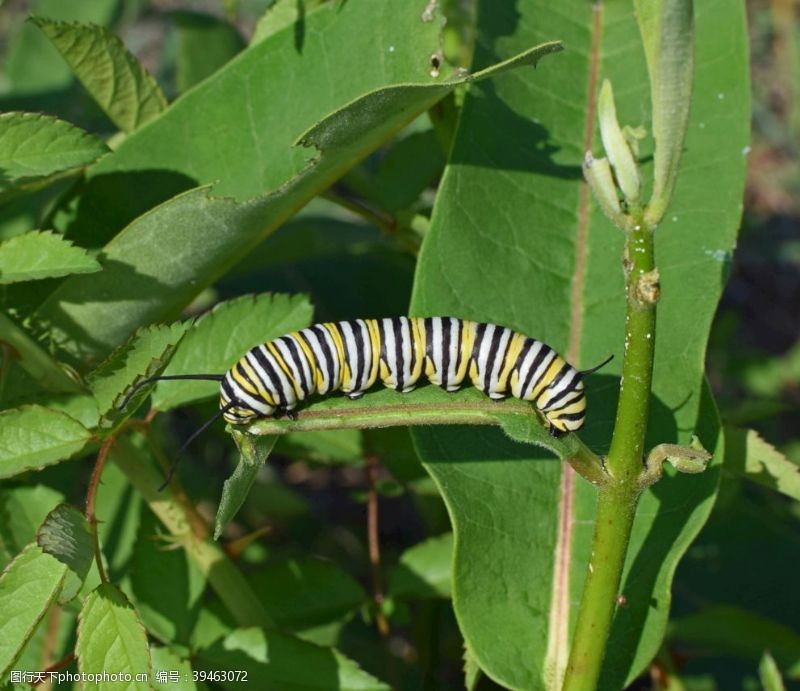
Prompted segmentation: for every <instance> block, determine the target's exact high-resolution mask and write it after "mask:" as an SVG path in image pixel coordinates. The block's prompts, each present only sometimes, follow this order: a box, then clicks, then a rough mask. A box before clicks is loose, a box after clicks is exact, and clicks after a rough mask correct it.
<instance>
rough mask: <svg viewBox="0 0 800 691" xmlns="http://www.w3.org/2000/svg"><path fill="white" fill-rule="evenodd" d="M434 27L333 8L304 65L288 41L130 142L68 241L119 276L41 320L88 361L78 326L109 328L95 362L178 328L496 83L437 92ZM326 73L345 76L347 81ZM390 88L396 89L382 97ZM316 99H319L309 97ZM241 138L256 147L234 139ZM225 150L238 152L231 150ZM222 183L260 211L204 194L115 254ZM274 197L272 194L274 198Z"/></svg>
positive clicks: (59, 295) (394, 12)
mask: <svg viewBox="0 0 800 691" xmlns="http://www.w3.org/2000/svg"><path fill="white" fill-rule="evenodd" d="M433 24H434V23H433V22H430V23H423V22H420V19H419V13H418V11H417V10H416V9H414V8H412V7H411V6H410V5H408V4H407V3H405V2H402V1H401V0H391V2H386V3H381V4H380V5H376V4H374V3H350V4H345V5H343V6H342V7H341V9H334V8H333V7H331V6H329V5H326V6H325V7H324V8H322V9H320V10H319V11H318V12H315V13H313V14H312V15H309V17H308V18H307V20H306V36H307V40H306V42H305V47H304V51H303V54H302V56H297V55H296V53H295V51H294V50H293V49H292V48H291V47H290V43H291V40H292V37H291V36H290V35H289V33H288V32H287V31H282V32H279V33H278V34H275V35H274V36H273V37H272V38H270V39H268V40H265V41H263V42H262V43H260V44H258V45H257V46H253V47H251V48H250V49H248V50H247V51H245V52H244V53H243V54H242V55H241V56H239V57H238V58H237V59H236V60H234V61H232V62H231V63H230V64H229V65H226V66H225V67H224V68H223V69H222V70H220V71H219V72H217V73H216V74H215V75H213V76H212V77H211V78H209V79H207V80H206V81H205V82H203V84H201V85H198V87H197V88H195V89H192V91H191V93H187V94H186V96H185V97H184V98H181V99H179V100H178V101H177V102H176V103H175V104H174V105H173V106H172V107H171V108H170V109H169V110H168V111H167V112H165V113H164V115H163V116H161V117H160V118H158V120H157V121H156V122H154V123H153V124H152V125H150V126H148V127H146V128H143V129H141V130H139V131H137V132H136V133H134V134H133V135H132V136H130V137H128V138H126V140H125V141H124V142H122V143H121V144H120V146H119V148H118V149H117V150H116V151H115V152H114V154H113V155H112V156H110V157H108V158H109V162H108V163H107V164H105V163H103V162H101V163H100V164H98V165H97V166H95V167H94V168H93V169H92V172H91V175H92V179H91V180H90V181H89V182H88V183H87V187H86V188H85V189H84V191H83V194H82V197H81V205H82V206H83V207H84V208H87V209H88V208H91V209H92V213H91V214H78V218H77V221H76V224H74V225H73V226H72V227H70V229H69V233H68V235H69V236H70V237H72V238H75V239H76V241H79V243H80V244H81V245H83V246H87V247H88V246H93V247H99V246H101V245H103V244H104V243H106V242H108V244H106V246H105V248H104V258H105V262H104V266H105V270H104V271H103V272H102V274H100V275H99V276H96V277H93V279H92V280H90V281H87V280H84V281H81V280H80V279H79V278H78V277H74V278H72V279H69V280H67V281H66V282H64V284H63V285H62V286H61V287H60V288H59V289H58V290H56V291H55V293H54V294H53V295H51V296H50V298H49V299H48V300H47V301H46V302H45V303H44V305H43V306H42V308H41V309H40V310H39V311H38V313H37V315H36V316H37V318H38V319H39V320H40V321H41V322H42V323H43V324H45V325H46V326H47V328H48V329H49V330H50V333H49V335H50V337H51V338H52V339H53V341H54V342H55V343H56V344H59V345H62V346H63V347H64V348H65V349H66V350H67V351H68V352H69V354H70V355H71V356H72V357H73V358H74V359H75V360H76V361H77V359H78V358H79V357H82V356H83V355H84V354H85V353H86V351H85V349H86V347H87V344H85V343H83V344H81V343H78V342H76V336H75V332H76V327H77V329H78V331H79V330H80V329H84V330H86V331H94V325H96V324H98V323H102V324H103V325H104V328H103V331H102V334H99V335H98V337H97V341H96V342H95V343H92V344H91V350H92V353H93V354H100V355H102V354H104V353H105V352H108V349H110V348H112V347H114V346H116V345H118V344H119V343H120V342H122V341H124V339H125V338H127V337H128V336H130V334H131V333H132V332H133V331H134V330H135V329H136V328H137V327H139V326H141V325H143V324H147V323H152V322H153V321H158V320H165V319H172V318H174V317H175V315H176V314H177V313H179V312H180V310H181V309H182V308H183V307H185V306H186V305H187V304H188V303H189V302H190V301H191V300H192V298H193V297H195V296H196V295H197V294H198V293H199V292H200V291H201V290H203V289H204V288H205V287H206V286H208V285H210V284H211V283H213V282H214V281H215V280H216V279H217V278H218V277H219V276H221V275H222V274H224V273H225V271H227V270H228V269H229V268H230V267H231V266H232V265H233V264H234V263H236V261H238V260H240V259H242V258H243V257H245V256H246V255H247V254H248V252H250V251H251V250H252V248H253V247H255V246H256V245H257V244H258V243H259V242H260V241H261V240H262V239H263V238H264V237H266V236H267V235H269V233H271V232H272V231H273V230H274V229H275V228H276V227H278V226H279V225H280V224H281V223H282V222H283V221H285V220H286V219H287V218H288V217H289V216H291V215H292V214H293V213H295V212H296V211H297V210H298V209H299V208H301V207H302V206H303V205H304V204H305V203H307V202H308V200H309V199H311V198H312V197H313V196H315V195H316V194H318V193H319V192H320V191H322V190H323V189H326V188H327V187H329V186H330V184H331V182H332V181H333V180H335V179H336V178H338V177H340V176H341V175H342V174H343V173H344V172H345V171H346V170H347V169H349V168H351V167H352V166H353V165H354V164H355V163H356V162H357V161H359V160H360V159H362V158H363V157H364V156H365V155H367V154H368V153H369V152H370V151H372V150H374V149H375V148H376V147H378V146H379V145H381V144H382V143H383V142H384V141H385V140H386V139H388V138H389V137H390V136H391V135H392V134H394V133H395V132H396V131H397V130H398V129H399V128H401V127H402V126H403V125H404V124H406V123H407V122H408V121H410V120H412V119H413V118H414V117H416V116H417V115H418V114H420V113H421V112H423V111H424V110H426V109H427V108H428V107H429V106H430V105H432V104H433V103H434V102H435V101H436V100H438V99H439V98H441V97H443V96H444V95H446V94H448V93H450V92H451V91H452V90H453V89H454V88H455V87H457V86H458V85H459V84H463V83H465V82H466V81H467V80H468V79H479V78H483V77H488V76H491V75H492V74H493V72H492V71H491V70H489V71H485V72H482V73H480V74H476V75H472V76H471V77H468V76H465V75H460V76H457V77H455V78H453V79H451V80H449V81H447V82H443V81H442V82H436V81H433V80H432V79H431V78H430V77H429V76H428V72H427V70H428V68H427V59H428V58H427V57H426V56H430V55H431V53H432V52H434V51H435V50H436V48H437V46H438V36H437V27H435V26H433ZM375 27H380V31H381V33H382V34H383V39H382V40H378V39H377V38H376V35H375V31H374V28H375ZM367 29H368V30H367ZM337 32H339V33H337ZM333 34H336V35H337V36H338V38H337V41H336V42H335V44H331V45H329V44H328V41H327V39H326V38H324V37H326V36H328V35H333ZM556 47H557V46H556V45H555V44H547V45H545V46H542V47H540V48H535V49H530V47H529V46H525V49H526V50H525V51H524V52H523V53H522V54H520V55H519V56H518V57H517V58H515V59H513V60H511V61H507V62H506V63H503V64H502V65H498V66H497V70H507V69H511V68H512V67H515V66H517V65H530V64H533V63H534V62H535V60H536V59H537V58H538V57H540V56H541V55H542V54H546V53H547V52H551V51H552V50H555V49H556ZM389 48H394V49H395V50H394V52H391V53H390V51H389ZM388 54H391V56H392V57H391V58H390V59H389V58H387V57H386V55H388ZM277 55H280V58H278V57H276V56H277ZM287 56H291V57H287ZM278 59H280V60H289V63H290V64H288V65H287V66H286V69H285V70H280V71H276V70H269V69H266V68H265V67H264V66H265V65H270V64H273V62H272V61H273V60H278ZM353 60H357V65H358V67H357V69H354V68H353V65H352V63H353ZM295 61H296V62H295ZM321 65H337V68H336V69H337V72H336V75H333V74H331V73H330V72H329V70H327V69H325V68H323V67H321ZM386 83H391V84H394V86H391V87H385V88H378V87H382V86H384V85H385V84H386ZM298 84H303V94H304V97H303V98H296V97H295V95H294V93H295V92H294V90H295V89H296V88H297V85H298ZM333 84H336V85H337V88H333V87H332V85H333ZM317 86H319V88H316V87H317ZM309 93H313V94H315V95H317V96H318V98H313V99H312V98H305V94H309ZM356 97H358V98H356ZM353 98H356V100H355V101H351V103H350V105H349V106H345V107H343V108H340V109H339V110H337V111H335V113H333V114H332V115H331V116H330V117H329V118H325V119H324V120H322V121H321V119H322V118H324V116H325V115H326V113H330V112H331V110H333V109H335V108H337V107H340V106H341V104H342V103H346V102H347V101H348V100H351V99H353ZM256 123H257V124H256ZM314 123H317V124H314ZM309 126H312V127H311V129H310V130H308V131H307V134H306V135H305V136H304V141H306V142H308V143H309V144H315V145H320V146H323V147H325V146H328V147H329V148H328V149H327V150H325V151H324V152H322V153H320V154H319V155H318V156H316V157H315V158H313V159H312V160H311V161H308V160H307V158H308V155H309V152H307V151H302V150H298V149H292V148H291V144H292V142H293V141H295V138H296V136H297V132H298V131H300V130H301V128H303V127H309ZM220 128H221V129H220ZM359 128H361V129H359ZM231 131H234V132H245V133H249V135H250V136H246V137H239V138H231V137H230V136H229V132H231ZM222 140H224V141H226V146H225V147H222V148H219V147H218V146H217V143H218V142H219V141H222ZM111 159H113V160H111ZM176 166H177V167H176ZM154 170H155V171H160V172H155V173H154V172H153V171H154ZM220 179H221V180H222V181H221V182H220V183H219V185H218V186H217V187H216V188H215V192H217V193H218V194H231V195H235V196H236V197H237V198H238V199H242V198H248V197H251V199H250V201H248V202H236V201H233V200H232V199H223V198H215V197H209V196H208V191H207V190H205V189H195V190H193V191H190V192H186V193H185V194H181V195H180V196H177V197H175V198H174V199H172V200H171V201H170V202H167V203H165V204H162V205H161V206H159V207H157V208H155V209H152V210H151V211H150V212H149V213H147V214H145V215H143V216H141V217H139V218H138V219H137V220H135V221H133V222H132V223H131V224H130V225H128V226H127V228H126V229H125V230H124V231H123V232H122V233H120V234H118V235H117V236H116V237H115V238H114V239H113V240H110V242H109V239H110V238H111V236H112V235H113V234H114V233H117V232H118V231H119V230H120V229H121V228H122V227H124V226H125V224H126V223H129V222H131V221H132V220H133V219H134V218H136V217H137V216H139V215H140V214H142V213H143V212H145V211H146V210H147V209H151V208H152V206H153V205H154V204H155V203H157V202H159V201H161V200H162V199H164V198H165V197H169V196H171V195H174V194H175V193H176V192H179V191H181V190H184V189H186V188H187V187H190V186H192V185H194V184H196V182H205V181H213V180H220ZM265 189H266V190H272V191H271V192H267V193H266V194H265V193H264V192H263V191H264V190H265ZM252 195H260V196H256V197H252ZM165 228H169V229H170V232H169V233H165V232H164V229H165ZM98 294H100V295H103V296H104V299H103V300H102V301H98V300H97V299H96V296H97V295H98Z"/></svg>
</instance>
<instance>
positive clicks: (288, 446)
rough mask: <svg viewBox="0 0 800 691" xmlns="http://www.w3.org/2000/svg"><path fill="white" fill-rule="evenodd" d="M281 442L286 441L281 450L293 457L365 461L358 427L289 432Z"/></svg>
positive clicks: (352, 461)
mask: <svg viewBox="0 0 800 691" xmlns="http://www.w3.org/2000/svg"><path fill="white" fill-rule="evenodd" d="M281 442H285V443H282V444H281V447H280V449H279V450H280V451H282V452H283V453H287V452H288V453H289V454H290V455H291V456H293V457H300V458H309V459H310V460H312V461H319V462H323V463H352V464H361V463H363V461H364V445H363V440H362V435H361V432H360V431H359V430H357V429H330V430H318V431H316V432H289V433H288V434H286V435H285V436H284V437H283V438H282V439H281ZM296 447H299V448H296Z"/></svg>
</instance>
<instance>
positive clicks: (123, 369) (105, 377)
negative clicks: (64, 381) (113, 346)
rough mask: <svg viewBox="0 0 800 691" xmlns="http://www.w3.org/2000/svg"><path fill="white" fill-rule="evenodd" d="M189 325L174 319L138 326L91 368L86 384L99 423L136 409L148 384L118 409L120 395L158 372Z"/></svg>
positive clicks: (116, 419) (114, 420)
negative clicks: (122, 343)
mask: <svg viewBox="0 0 800 691" xmlns="http://www.w3.org/2000/svg"><path fill="white" fill-rule="evenodd" d="M188 328H189V324H188V323H186V322H176V323H174V324H172V325H171V326H161V325H155V326H150V327H147V328H144V329H141V330H140V331H138V332H137V333H136V335H135V336H133V337H132V338H131V339H130V340H129V341H128V342H127V343H126V344H125V345H123V346H121V347H120V348H117V350H115V351H114V352H113V353H112V354H111V355H109V356H108V358H107V359H106V360H105V362H103V363H101V364H100V366H99V367H98V368H97V369H96V370H95V371H94V372H92V374H91V375H90V376H89V386H90V387H91V389H92V393H93V394H94V397H95V398H96V399H97V407H98V408H99V410H100V414H101V426H104V427H111V426H114V425H117V424H119V423H120V422H121V421H122V420H124V419H125V418H126V417H128V416H129V415H131V414H132V413H134V412H135V411H136V408H137V407H138V405H139V404H140V403H141V402H142V400H143V399H144V398H145V397H146V396H147V391H148V388H147V387H143V388H142V390H141V391H139V392H137V393H136V394H135V395H134V396H133V398H132V399H131V400H130V401H129V402H128V404H127V405H126V406H125V409H124V410H120V409H119V405H120V403H121V401H122V400H123V398H122V397H123V396H124V395H125V394H126V393H127V391H128V390H129V389H130V387H131V386H133V385H134V384H135V383H137V382H138V381H140V380H142V379H144V378H147V377H154V376H157V375H159V374H161V372H162V371H163V369H164V368H165V367H166V366H167V363H168V362H169V360H170V358H171V357H172V354H173V353H174V352H175V349H176V347H177V345H178V343H180V341H181V339H182V338H183V335H184V334H185V333H186V331H187V329H188Z"/></svg>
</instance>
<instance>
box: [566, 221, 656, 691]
mask: <svg viewBox="0 0 800 691" xmlns="http://www.w3.org/2000/svg"><path fill="white" fill-rule="evenodd" d="M640 218H641V217H640ZM624 267H625V274H626V284H627V290H628V304H627V316H626V325H625V356H624V360H623V364H622V381H621V383H620V398H619V404H618V407H617V418H616V422H615V424H614V433H613V436H612V440H611V449H610V451H609V455H608V458H607V459H606V470H607V471H608V474H609V476H610V478H609V481H608V482H607V484H606V485H605V486H603V487H601V488H600V490H599V494H598V505H597V518H596V522H595V528H594V536H593V538H592V556H591V560H590V562H589V574H588V575H587V577H586V582H585V584H584V588H583V595H582V597H581V604H580V608H579V610H578V618H577V621H576V624H575V636H574V639H573V641H572V650H571V651H570V658H569V663H568V665H567V670H566V674H565V677H564V686H563V689H564V691H591V690H593V689H595V688H597V682H598V679H599V678H600V671H601V668H602V663H603V657H604V655H605V649H606V644H607V641H608V637H609V633H610V631H611V623H612V621H613V617H614V612H615V610H616V603H617V598H618V595H619V586H620V582H621V580H622V570H623V567H624V566H625V555H626V553H627V550H628V542H629V541H630V536H631V529H632V527H633V519H634V515H635V513H636V505H637V503H638V500H639V495H640V491H641V490H640V487H641V485H640V483H639V476H640V475H641V473H642V458H643V455H644V453H643V452H644V439H645V432H646V430H647V418H648V410H649V400H650V386H651V382H652V375H653V356H654V353H655V336H656V333H655V323H656V321H655V320H656V312H655V305H656V302H657V301H658V290H659V289H658V273H657V272H656V270H655V258H654V252H653V232H652V230H651V229H650V228H647V227H644V225H643V224H642V223H639V224H638V225H635V226H634V230H633V231H632V232H630V233H629V234H628V237H627V242H626V245H625V257H624Z"/></svg>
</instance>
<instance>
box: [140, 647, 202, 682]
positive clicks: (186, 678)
mask: <svg viewBox="0 0 800 691" xmlns="http://www.w3.org/2000/svg"><path fill="white" fill-rule="evenodd" d="M150 656H151V657H152V658H153V669H154V670H156V672H158V671H159V670H161V671H165V672H167V678H166V680H165V681H163V682H160V681H159V680H158V678H157V677H156V678H154V679H153V688H154V689H156V691H196V690H197V684H195V683H194V675H193V673H192V665H191V663H190V662H189V660H186V659H185V658H183V657H181V656H179V655H178V654H177V653H176V652H175V651H173V650H171V649H170V648H165V647H160V646H159V647H157V646H153V647H151V648H150ZM175 672H177V677H176V678H174V679H172V678H171V675H172V674H174V673H175Z"/></svg>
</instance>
